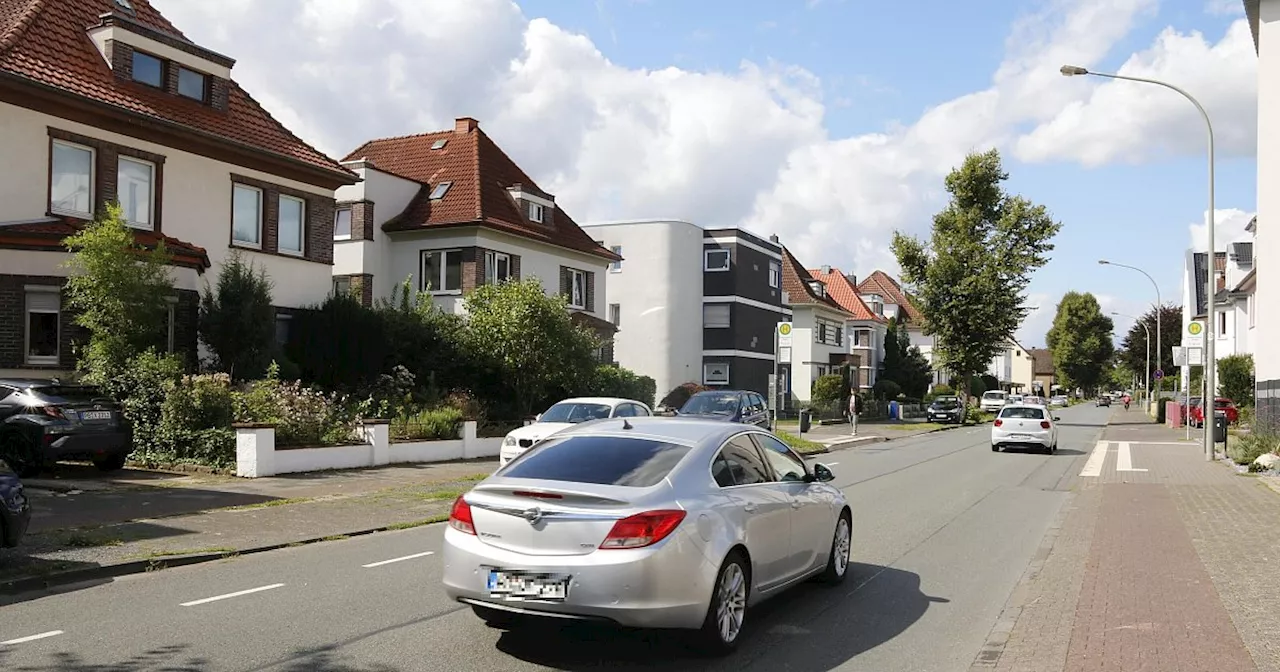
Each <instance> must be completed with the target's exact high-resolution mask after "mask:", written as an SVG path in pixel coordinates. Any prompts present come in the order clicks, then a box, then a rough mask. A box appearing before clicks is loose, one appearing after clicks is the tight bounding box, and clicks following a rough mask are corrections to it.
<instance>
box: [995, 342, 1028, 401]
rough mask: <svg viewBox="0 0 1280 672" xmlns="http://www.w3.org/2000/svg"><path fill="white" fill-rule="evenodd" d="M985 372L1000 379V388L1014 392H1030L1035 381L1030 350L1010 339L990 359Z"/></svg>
mask: <svg viewBox="0 0 1280 672" xmlns="http://www.w3.org/2000/svg"><path fill="white" fill-rule="evenodd" d="M987 373H988V374H989V375H991V376H993V377H995V379H996V380H998V381H1000V389H1002V390H1004V391H1006V392H1013V393H1015V394H1022V393H1030V392H1031V388H1032V383H1034V381H1035V364H1034V359H1033V357H1032V356H1031V352H1030V351H1029V350H1027V349H1026V348H1024V347H1022V345H1021V344H1020V343H1018V342H1017V341H1015V340H1012V339H1010V340H1009V342H1008V343H1006V344H1005V347H1004V349H1002V350H1001V351H1000V353H999V354H997V355H996V356H995V357H993V358H992V359H991V365H990V366H989V367H988V368H987Z"/></svg>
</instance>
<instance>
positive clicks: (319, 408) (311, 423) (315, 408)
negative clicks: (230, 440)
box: [233, 364, 373, 446]
mask: <svg viewBox="0 0 1280 672" xmlns="http://www.w3.org/2000/svg"><path fill="white" fill-rule="evenodd" d="M233 402H234V413H235V420H236V422H262V423H270V424H273V425H275V426H276V445H277V446H332V445H341V444H345V443H352V442H355V441H357V438H356V429H357V427H358V425H359V424H360V421H361V420H362V419H364V418H366V417H369V413H370V411H371V410H372V406H373V402H372V401H371V400H366V401H363V402H353V401H352V400H351V399H350V398H348V397H347V396H345V395H341V394H326V393H324V392H321V391H319V390H315V389H312V388H309V387H305V386H304V385H303V384H302V383H301V382H300V381H296V380H295V381H291V382H286V381H282V380H280V370H279V367H277V366H276V365H275V364H272V365H271V367H269V368H268V369H267V377H266V378H263V379H261V380H255V381H253V382H251V383H249V384H248V385H246V386H245V388H244V389H243V390H241V391H240V392H239V393H237V394H236V395H235V396H234V398H233Z"/></svg>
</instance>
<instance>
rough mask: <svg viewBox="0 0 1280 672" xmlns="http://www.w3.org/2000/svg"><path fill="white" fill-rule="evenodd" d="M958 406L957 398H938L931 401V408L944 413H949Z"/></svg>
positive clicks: (958, 399)
mask: <svg viewBox="0 0 1280 672" xmlns="http://www.w3.org/2000/svg"><path fill="white" fill-rule="evenodd" d="M958 406H960V398H959V397H938V398H937V399H934V400H933V407H934V408H939V409H942V410H944V411H949V410H951V409H953V408H956V407H958Z"/></svg>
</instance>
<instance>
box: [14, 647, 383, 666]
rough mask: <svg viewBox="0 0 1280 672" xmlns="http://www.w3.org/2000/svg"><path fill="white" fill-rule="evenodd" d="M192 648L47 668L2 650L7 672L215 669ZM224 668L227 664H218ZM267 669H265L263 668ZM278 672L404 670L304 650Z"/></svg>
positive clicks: (72, 660)
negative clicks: (17, 661)
mask: <svg viewBox="0 0 1280 672" xmlns="http://www.w3.org/2000/svg"><path fill="white" fill-rule="evenodd" d="M189 648H190V646H189V645H185V644H176V645H171V646H161V647H156V648H154V649H151V650H150V651H146V652H144V653H141V654H139V655H136V656H132V657H129V658H127V659H125V660H122V661H119V662H116V663H110V664H102V663H91V662H88V661H86V660H84V659H83V658H81V657H80V656H78V655H76V654H73V653H57V654H53V655H51V656H49V662H48V663H47V664H43V665H34V666H32V665H19V666H10V665H7V664H6V663H5V657H6V656H5V651H4V650H3V649H0V669H3V670H5V671H6V672H153V671H157V670H160V671H163V672H206V671H207V670H212V669H215V662H216V661H211V660H209V659H208V658H205V657H203V656H194V655H190V654H188V653H186V651H187V649H189ZM216 667H217V668H219V669H221V668H224V667H225V665H217V666H216ZM259 669H265V668H259ZM270 669H271V670H273V671H274V672H401V670H400V668H397V667H390V666H387V665H367V666H358V665H349V664H346V663H343V662H340V661H338V660H336V658H335V656H334V654H333V652H332V651H331V650H329V649H314V650H302V651H298V652H296V653H295V654H294V655H293V656H291V657H290V659H289V660H288V662H285V663H283V664H281V665H279V666H276V665H274V664H273V665H272V666H271V667H270Z"/></svg>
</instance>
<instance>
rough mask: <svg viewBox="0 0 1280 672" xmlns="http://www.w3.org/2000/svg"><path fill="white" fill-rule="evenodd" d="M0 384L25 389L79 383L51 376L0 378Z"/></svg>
mask: <svg viewBox="0 0 1280 672" xmlns="http://www.w3.org/2000/svg"><path fill="white" fill-rule="evenodd" d="M0 385H8V386H9V387H16V388H19V389H25V388H28V387H43V386H45V385H79V383H74V382H71V381H66V382H63V381H60V380H54V379H52V378H0Z"/></svg>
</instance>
